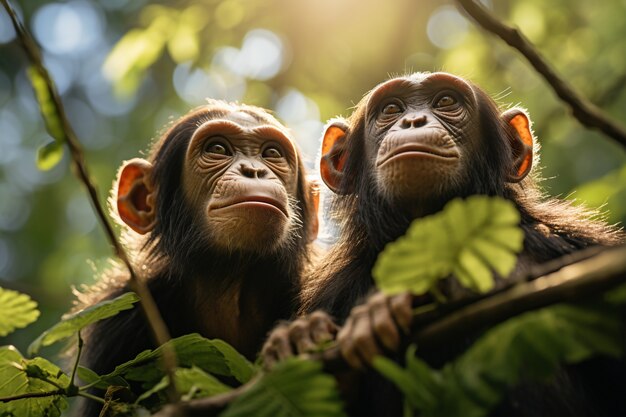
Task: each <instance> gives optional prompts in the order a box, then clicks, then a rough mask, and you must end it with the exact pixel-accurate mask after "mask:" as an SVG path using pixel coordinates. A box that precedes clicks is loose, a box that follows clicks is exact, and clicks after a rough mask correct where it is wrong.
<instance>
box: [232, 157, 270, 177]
mask: <svg viewBox="0 0 626 417" xmlns="http://www.w3.org/2000/svg"><path fill="white" fill-rule="evenodd" d="M239 171H240V172H241V174H242V175H243V176H244V177H247V178H263V177H265V176H266V175H267V168H265V167H264V166H263V165H261V164H258V163H254V162H247V161H246V162H241V163H240V164H239Z"/></svg>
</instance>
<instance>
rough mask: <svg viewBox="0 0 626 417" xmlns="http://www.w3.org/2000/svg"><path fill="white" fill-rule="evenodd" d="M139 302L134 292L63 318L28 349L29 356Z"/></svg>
mask: <svg viewBox="0 0 626 417" xmlns="http://www.w3.org/2000/svg"><path fill="white" fill-rule="evenodd" d="M137 301H139V298H138V297H137V295H136V294H135V293H133V292H127V293H125V294H122V295H120V296H119V297H117V298H115V299H113V300H106V301H102V302H100V303H98V304H96V305H93V306H91V307H88V308H86V309H84V310H81V311H79V312H76V313H73V314H70V315H68V316H65V317H63V319H62V320H61V321H60V322H59V323H57V324H55V325H54V326H52V327H51V328H49V329H48V330H46V331H45V332H43V333H42V334H41V335H40V336H39V337H38V338H37V339H35V340H34V341H33V343H31V344H30V346H29V347H28V354H29V355H34V354H35V353H37V351H39V349H40V348H41V347H42V346H49V345H51V344H53V343H56V342H58V341H59V340H63V339H65V338H68V337H70V336H73V335H75V334H76V333H77V332H78V331H79V330H81V329H83V328H85V327H87V326H89V325H90V324H93V323H95V322H97V321H98V320H102V319H106V318H109V317H112V316H115V315H116V314H117V313H119V312H120V311H123V310H128V309H130V308H133V304H134V303H136V302H137Z"/></svg>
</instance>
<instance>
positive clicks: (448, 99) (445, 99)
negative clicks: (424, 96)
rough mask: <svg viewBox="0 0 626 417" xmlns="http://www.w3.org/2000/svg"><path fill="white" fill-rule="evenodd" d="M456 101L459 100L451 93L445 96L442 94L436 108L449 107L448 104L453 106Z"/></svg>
mask: <svg viewBox="0 0 626 417" xmlns="http://www.w3.org/2000/svg"><path fill="white" fill-rule="evenodd" d="M456 103H457V101H456V99H455V98H454V97H452V96H450V95H445V96H441V97H440V98H439V100H437V102H436V103H435V107H436V108H439V107H447V106H452V105H453V104H456Z"/></svg>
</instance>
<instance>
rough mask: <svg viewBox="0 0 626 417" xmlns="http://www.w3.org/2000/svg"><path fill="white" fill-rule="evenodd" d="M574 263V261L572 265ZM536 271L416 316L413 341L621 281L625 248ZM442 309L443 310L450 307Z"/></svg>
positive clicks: (204, 409)
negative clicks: (460, 304) (470, 298)
mask: <svg viewBox="0 0 626 417" xmlns="http://www.w3.org/2000/svg"><path fill="white" fill-rule="evenodd" d="M581 259H582V260H581ZM572 261H576V262H575V263H570V262H572ZM564 265H566V266H564ZM559 268H560V269H559ZM557 269H558V270H557ZM537 270H538V271H543V272H544V273H545V274H546V275H543V276H541V277H539V278H536V279H533V278H532V277H528V279H532V280H531V281H528V282H520V283H518V284H515V285H513V286H511V287H509V288H508V289H505V290H503V291H501V292H498V293H497V294H491V295H488V296H487V297H485V298H482V299H480V300H478V301H476V302H473V303H472V304H469V305H465V306H463V307H460V308H458V309H456V310H454V311H452V312H449V311H441V309H440V310H439V311H434V312H433V311H428V312H426V313H424V314H418V315H416V316H414V320H413V321H414V326H413V327H412V329H411V332H412V333H411V337H410V339H411V341H413V342H417V343H418V344H419V346H420V351H422V350H431V349H437V348H438V347H441V346H444V345H446V344H448V343H452V342H453V341H456V340H461V339H464V338H466V337H467V336H468V335H470V334H472V333H474V332H475V331H477V330H480V329H484V328H485V327H487V326H493V325H495V324H498V323H500V322H503V321H505V320H507V319H509V318H511V317H513V316H515V315H518V314H522V313H525V312H528V311H531V310H535V309H538V308H542V307H548V306H550V305H553V304H556V303H561V302H570V301H580V300H584V299H589V298H593V297H595V296H597V295H598V294H601V293H603V292H606V291H608V290H610V289H612V288H614V287H616V286H617V285H619V284H625V283H626V246H620V247H617V248H609V249H603V250H598V249H597V248H591V249H589V250H585V251H580V252H576V253H573V254H571V255H566V256H564V257H562V258H560V259H557V260H554V261H551V262H548V263H546V264H543V265H540V266H538V267H537ZM546 271H547V272H546ZM443 308H445V309H446V310H447V309H448V308H449V307H448V306H444V307H443ZM433 317H435V318H434V320H433ZM425 322H427V323H428V324H424V323H425ZM311 358H312V359H314V360H321V361H322V362H323V364H324V369H325V370H326V371H328V372H331V373H337V372H340V371H343V370H347V369H348V365H347V363H346V362H345V360H344V359H343V357H342V356H341V353H340V351H339V348H338V347H337V346H332V347H330V348H328V349H326V350H325V351H323V352H321V353H319V354H313V355H311ZM255 382H256V381H255V380H252V381H250V382H248V383H247V384H245V385H242V386H241V387H239V388H237V389H235V390H233V391H230V392H228V393H225V394H221V395H216V396H213V397H209V398H202V399H198V400H192V401H188V402H182V403H179V404H177V405H176V406H168V407H166V408H164V409H163V410H161V412H160V413H159V414H157V415H158V416H159V417H173V416H175V415H176V414H174V412H178V411H181V410H182V411H184V412H186V413H187V415H189V416H194V415H203V416H204V415H206V416H214V415H217V414H218V413H219V412H221V411H222V410H224V408H226V406H227V405H228V404H230V402H232V401H233V400H235V399H236V398H237V397H239V395H241V394H242V393H243V392H245V391H246V390H248V389H249V388H250V387H251V386H252V385H253V384H254V383H255Z"/></svg>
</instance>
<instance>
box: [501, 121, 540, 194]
mask: <svg viewBox="0 0 626 417" xmlns="http://www.w3.org/2000/svg"><path fill="white" fill-rule="evenodd" d="M502 117H503V118H504V120H506V122H507V123H508V124H509V125H510V126H511V127H513V129H514V131H515V135H514V138H513V140H512V142H511V147H512V148H513V162H514V164H513V169H512V170H511V173H510V174H509V176H508V178H507V181H508V182H520V181H521V180H523V179H524V178H525V177H526V175H528V173H529V172H530V169H531V168H532V165H533V134H532V131H531V129H530V119H529V118H528V115H527V114H526V113H525V112H524V111H523V110H520V109H510V110H507V111H506V112H504V113H503V114H502Z"/></svg>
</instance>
